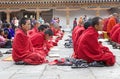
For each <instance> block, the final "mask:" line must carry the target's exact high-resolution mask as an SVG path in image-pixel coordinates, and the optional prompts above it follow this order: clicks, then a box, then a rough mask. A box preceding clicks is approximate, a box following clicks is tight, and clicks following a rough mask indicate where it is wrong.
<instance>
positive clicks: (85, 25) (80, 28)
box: [72, 21, 91, 57]
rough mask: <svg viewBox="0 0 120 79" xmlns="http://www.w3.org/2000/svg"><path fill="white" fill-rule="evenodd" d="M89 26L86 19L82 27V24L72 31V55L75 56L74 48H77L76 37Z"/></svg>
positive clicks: (89, 23)
mask: <svg viewBox="0 0 120 79" xmlns="http://www.w3.org/2000/svg"><path fill="white" fill-rule="evenodd" d="M89 26H91V22H90V21H87V22H85V23H84V27H83V26H79V28H78V29H77V30H76V32H75V33H74V37H73V49H74V53H73V55H72V56H73V57H75V56H76V53H75V51H76V48H77V44H76V43H77V40H78V38H79V37H80V36H81V35H82V33H83V32H84V31H85V30H86V29H87V28H88V27H89Z"/></svg>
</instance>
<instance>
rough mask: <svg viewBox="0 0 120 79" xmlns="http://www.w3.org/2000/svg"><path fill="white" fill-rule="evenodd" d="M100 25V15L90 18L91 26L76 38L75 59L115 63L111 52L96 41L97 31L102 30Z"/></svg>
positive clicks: (109, 64) (106, 63)
mask: <svg viewBox="0 0 120 79" xmlns="http://www.w3.org/2000/svg"><path fill="white" fill-rule="evenodd" d="M102 25H103V21H102V19H101V18H100V17H95V18H93V19H92V26H91V27H89V28H88V29H86V30H85V31H84V32H83V34H82V35H81V37H79V38H78V41H77V51H76V57H75V58H76V59H83V60H86V61H87V62H88V63H92V62H103V63H104V64H105V65H107V66H112V65H114V64H115V56H114V55H113V53H112V52H111V51H110V50H109V49H108V48H107V47H105V46H102V44H100V43H99V42H98V31H101V30H102Z"/></svg>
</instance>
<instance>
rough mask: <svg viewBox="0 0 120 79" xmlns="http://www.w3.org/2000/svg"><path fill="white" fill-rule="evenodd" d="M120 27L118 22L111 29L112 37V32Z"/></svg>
mask: <svg viewBox="0 0 120 79" xmlns="http://www.w3.org/2000/svg"><path fill="white" fill-rule="evenodd" d="M119 27H120V23H118V24H116V25H115V26H114V27H113V28H112V30H111V31H110V37H111V36H112V34H113V33H114V32H115V31H116V30H117V29H118V28H119Z"/></svg>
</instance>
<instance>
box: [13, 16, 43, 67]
mask: <svg viewBox="0 0 120 79" xmlns="http://www.w3.org/2000/svg"><path fill="white" fill-rule="evenodd" d="M20 26H21V27H20V28H18V29H17V30H16V35H15V37H14V41H13V47H12V48H13V51H12V58H13V60H14V61H15V63H18V62H24V63H27V64H32V65H37V64H42V63H44V62H45V57H44V56H42V55H41V54H40V51H37V50H35V49H34V48H33V46H32V43H31V41H30V39H29V37H28V36H27V31H28V30H29V29H30V26H31V24H30V20H29V19H27V18H22V19H21V20H20Z"/></svg>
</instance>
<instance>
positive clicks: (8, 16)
mask: <svg viewBox="0 0 120 79" xmlns="http://www.w3.org/2000/svg"><path fill="white" fill-rule="evenodd" d="M6 21H7V22H8V23H9V22H10V11H9V10H7V11H6Z"/></svg>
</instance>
